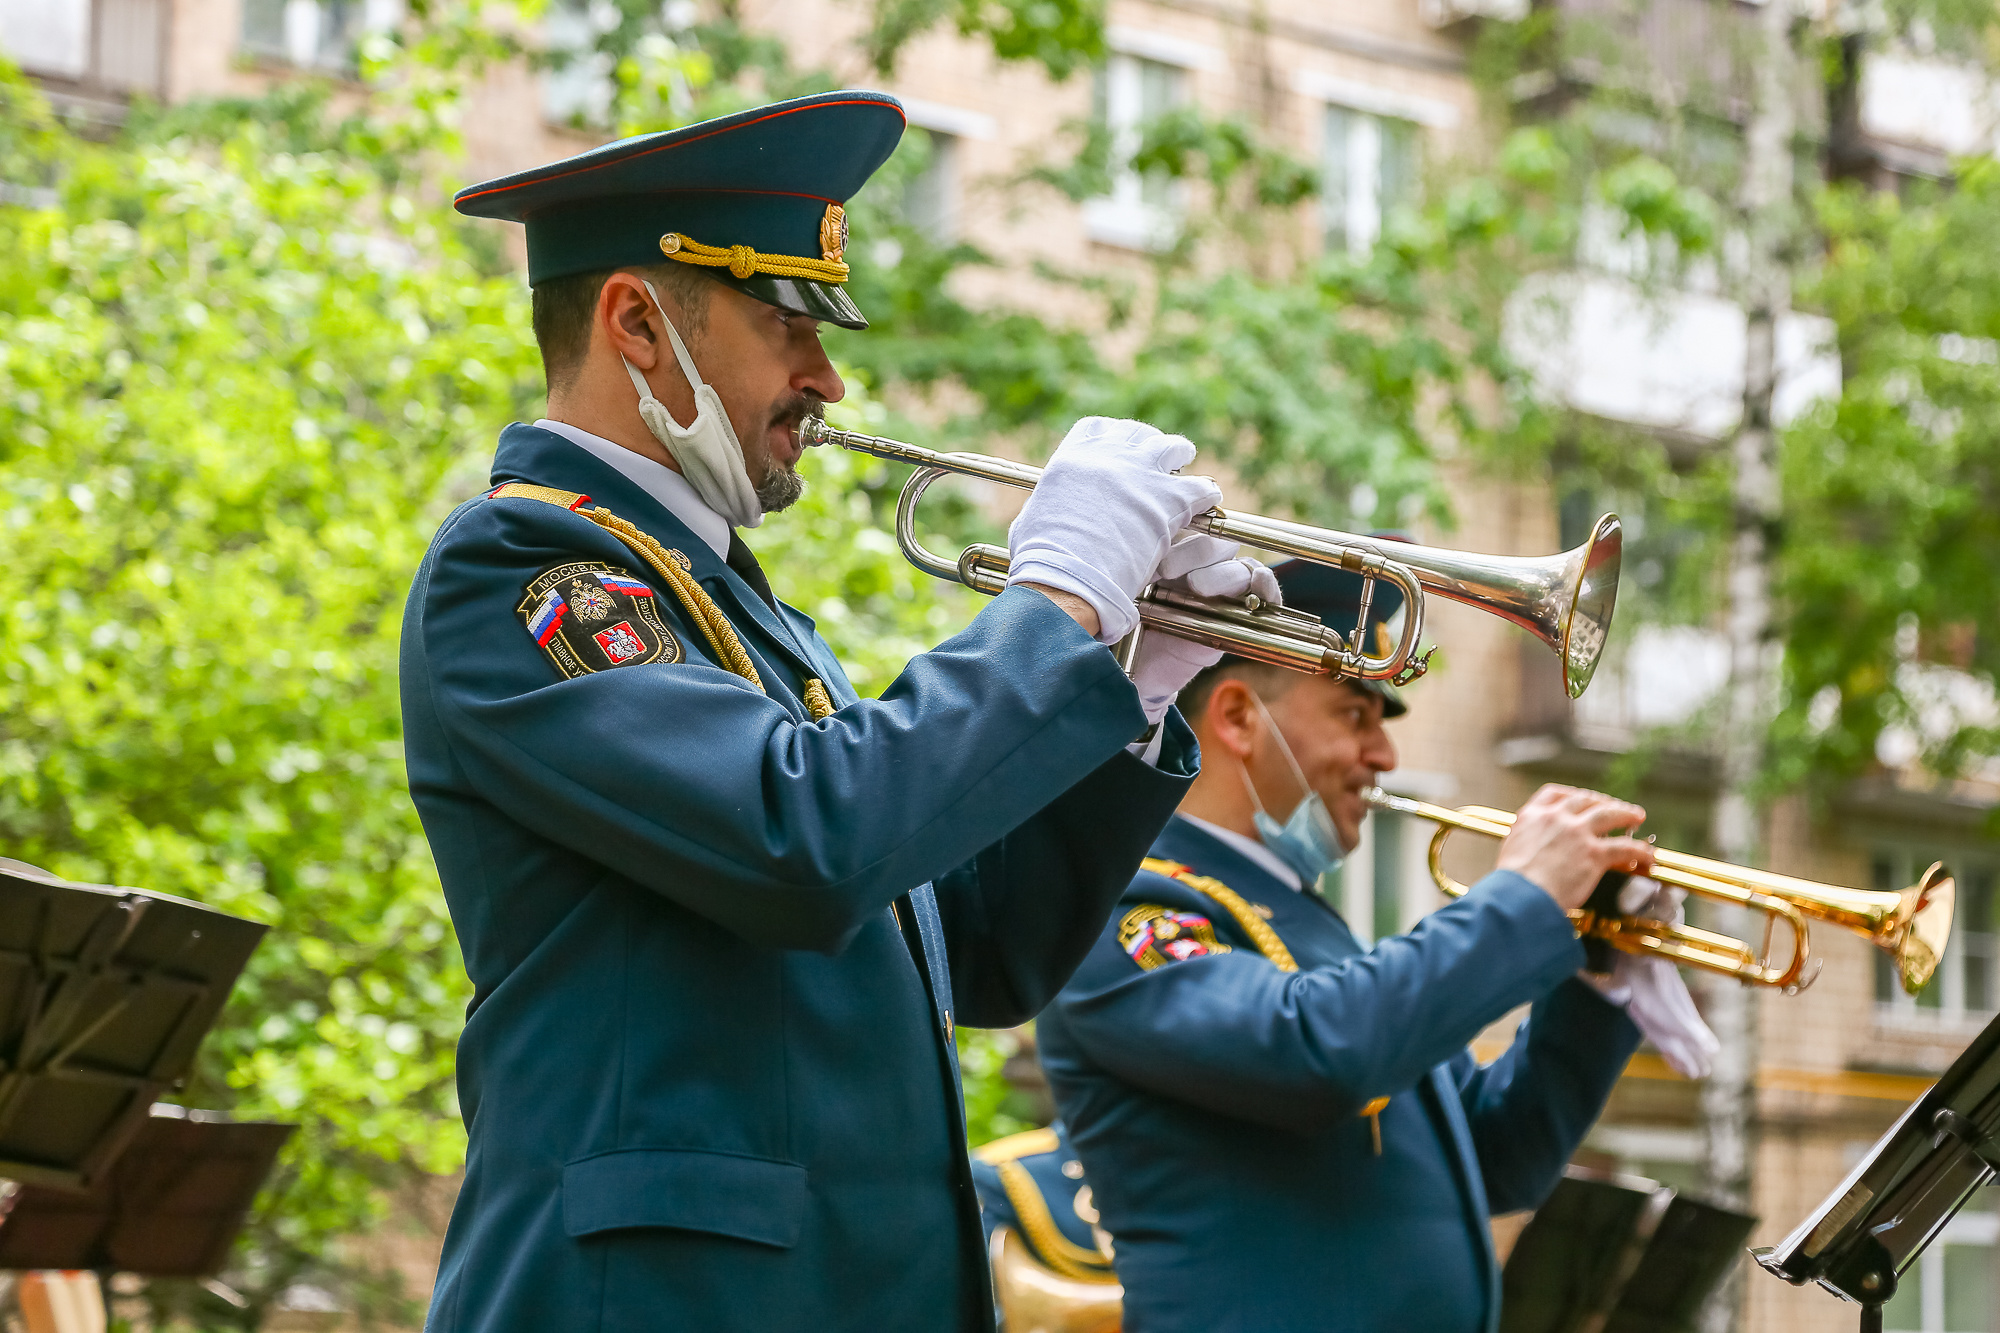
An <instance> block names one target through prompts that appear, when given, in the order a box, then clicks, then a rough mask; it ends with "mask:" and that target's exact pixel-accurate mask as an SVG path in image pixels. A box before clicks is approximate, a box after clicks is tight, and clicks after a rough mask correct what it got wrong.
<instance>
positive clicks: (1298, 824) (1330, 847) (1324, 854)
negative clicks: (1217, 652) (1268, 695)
mask: <svg viewBox="0 0 2000 1333" xmlns="http://www.w3.org/2000/svg"><path fill="white" fill-rule="evenodd" d="M1251 697H1252V698H1253V699H1255V698H1256V696H1255V695H1252V696H1251ZM1256 702H1257V711H1258V712H1259V713H1261V714H1262V715H1263V717H1264V725H1265V726H1266V727H1269V728H1270V730H1271V735H1272V737H1273V738H1274V739H1275V740H1276V741H1277V742H1278V752H1279V753H1280V754H1282V755H1284V756H1285V762H1286V763H1287V764H1289V765H1291V769H1292V776H1293V777H1295V778H1297V779H1298V782H1299V790H1300V791H1302V792H1304V793H1305V795H1304V796H1302V797H1300V798H1299V803H1298V804H1297V805H1296V806H1294V807H1293V808H1292V813H1291V814H1290V815H1288V816H1287V817H1286V819H1285V822H1284V823H1282V824H1280V823H1279V822H1278V821H1277V820H1276V819H1274V818H1272V817H1271V814H1270V812H1269V811H1267V810H1265V809H1264V799H1263V797H1261V796H1259V795H1258V794H1257V784H1256V783H1254V782H1252V781H1251V780H1250V767H1249V765H1247V764H1246V765H1243V767H1242V770H1241V771H1242V773H1243V786H1244V789H1245V790H1247V791H1248V792H1249V793H1250V803H1251V804H1252V805H1253V806H1255V807H1256V811H1255V813H1254V814H1252V815H1251V816H1250V819H1251V822H1252V823H1254V824H1255V825H1256V826H1257V836H1258V838H1259V839H1260V840H1261V841H1262V842H1263V844H1264V845H1265V846H1266V847H1268V848H1270V849H1271V850H1272V851H1273V852H1275V853H1277V856H1278V859H1279V860H1281V861H1283V862H1284V863H1285V864H1286V865H1288V866H1290V867H1291V868H1292V869H1294V870H1296V871H1298V872H1299V878H1300V879H1301V880H1303V881H1305V887H1306V889H1307V890H1308V891H1311V890H1313V889H1314V888H1315V887H1316V886H1317V885H1318V884H1319V881H1320V877H1321V876H1323V875H1328V874H1331V873H1332V872H1334V871H1335V870H1338V869H1340V863H1341V862H1342V861H1344V860H1346V859H1347V851H1346V849H1345V848H1343V847H1342V846H1341V845H1340V833H1339V831H1338V830H1337V829H1336V828H1335V827H1334V823H1333V815H1332V813H1331V812H1330V811H1329V810H1328V809H1327V808H1326V802H1325V801H1323V800H1321V799H1320V795H1319V793H1318V792H1316V791H1314V790H1313V789H1312V786H1311V784H1309V783H1308V782H1307V781H1306V775H1305V770H1303V769H1301V768H1300V767H1299V761H1298V759H1297V758H1296V757H1294V756H1293V754H1292V747H1291V746H1290V745H1289V744H1288V743H1287V742H1286V740H1285V733H1284V732H1282V731H1279V730H1278V724H1277V723H1276V722H1274V721H1272V719H1271V712H1270V710H1269V709H1267V708H1265V707H1264V701H1263V700H1262V699H1257V700H1256Z"/></svg>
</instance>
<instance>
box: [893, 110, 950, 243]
mask: <svg viewBox="0 0 2000 1333" xmlns="http://www.w3.org/2000/svg"><path fill="white" fill-rule="evenodd" d="M917 132H918V133H919V134H922V135H923V136H924V138H925V139H926V140H928V142H929V156H928V157H927V158H926V159H925V161H924V169H923V170H922V171H920V172H918V173H917V174H916V175H914V176H912V177H910V179H909V182H908V183H907V184H906V185H905V186H904V187H903V218H904V220H905V221H907V222H908V223H909V224H910V226H912V227H914V228H915V229H916V230H917V231H918V232H919V233H920V234H922V235H923V236H925V237H927V238H929V239H930V240H932V241H935V242H936V243H937V244H939V245H949V244H950V243H951V242H953V241H955V240H957V239H958V198H959V182H958V173H959V163H960V160H961V158H960V142H959V137H958V136H957V135H956V134H946V133H945V132H944V131H942V130H919V131H917Z"/></svg>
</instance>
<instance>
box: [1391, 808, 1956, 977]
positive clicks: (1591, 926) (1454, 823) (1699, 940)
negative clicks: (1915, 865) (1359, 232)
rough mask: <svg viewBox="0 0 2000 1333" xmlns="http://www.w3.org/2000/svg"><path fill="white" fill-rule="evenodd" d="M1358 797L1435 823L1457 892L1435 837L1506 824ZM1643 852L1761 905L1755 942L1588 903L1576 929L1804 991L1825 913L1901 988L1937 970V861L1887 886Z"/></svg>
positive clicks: (1940, 877) (1499, 817) (1460, 891)
mask: <svg viewBox="0 0 2000 1333" xmlns="http://www.w3.org/2000/svg"><path fill="white" fill-rule="evenodd" d="M1367 797H1368V803H1369V804H1370V805H1373V806H1374V807H1375V808H1377V809H1378V810H1393V811H1395V812H1396V813H1397V814H1403V815H1414V816H1415V817H1417V818H1418V819H1428V820H1430V821H1432V822H1433V823H1435V824H1437V825H1438V831H1437V833H1436V834H1435V835H1434V836H1433V837H1432V838H1431V848H1430V868H1431V879H1432V880H1434V881H1435V882H1436V883H1437V886H1438V888H1440V889H1442V890H1443V891H1444V892H1445V893H1446V894H1448V895H1450V896H1451V897H1453V898H1457V897H1461V896H1463V895H1464V893H1465V891H1466V890H1465V885H1463V884H1461V883H1459V882H1458V881H1457V880H1455V879H1453V878H1452V877H1451V876H1450V875H1448V874H1446V873H1445V869H1444V845H1445V841H1446V840H1447V839H1448V838H1450V837H1451V835H1452V834H1453V833H1454V832H1456V831H1459V830H1463V831H1465V832H1467V833H1481V834H1484V835H1486V836H1487V837H1489V838H1504V837H1506V836H1507V830H1508V829H1510V828H1512V827H1513V826H1514V816H1513V815H1511V814H1509V813H1507V812H1506V811H1505V810H1493V809H1489V808H1487V807H1485V806H1481V805H1467V806H1461V807H1459V808H1458V809H1455V810H1453V809H1447V808H1446V807H1444V806H1441V805H1432V804H1430V803H1429V802H1427V801H1413V800H1410V799H1408V798H1407V797H1403V796H1392V795H1390V794H1389V793H1388V792H1385V791H1383V790H1382V789H1381V788H1379V787H1376V788H1371V789H1370V790H1369V792H1368V793H1367ZM1653 860H1654V868H1653V871H1652V878H1653V879H1655V880H1658V881H1659V882H1660V883H1662V884H1670V885H1672V886H1673V887H1675V888H1677V889H1686V890H1687V891H1688V892H1689V893H1694V894H1699V895H1701V896H1702V897H1704V898H1712V899H1714V900H1716V901H1717V902H1725V903H1735V904H1737V905H1738V906H1741V907H1748V908H1750V909H1752V910H1753V911H1758V912H1762V913H1764V914H1765V918H1766V919H1765V924H1764V939H1763V944H1762V947H1761V948H1760V949H1753V948H1752V947H1751V946H1750V945H1748V944H1745V943H1744V942H1743V941H1741V940H1739V939H1736V938H1735V937H1733V936H1730V935H1721V934H1717V933H1716V932H1714V931H1712V930H1699V929H1696V928H1695V927H1693V926H1685V925H1675V924H1673V923H1671V922H1666V921H1655V920H1652V919H1650V918H1647V917H1640V916H1606V915H1600V914H1598V913H1595V912H1591V911H1589V910H1588V909H1578V910H1576V911H1572V912H1571V913H1570V914H1569V916H1570V920H1571V921H1573V922H1575V923H1576V931H1577V934H1579V935H1583V936H1587V937H1591V938H1595V939H1601V940H1604V941H1606V942H1607V943H1609V944H1610V945H1611V946H1612V947H1613V948H1614V949H1622V950H1624V951H1625V952H1626V953H1632V954H1648V953H1650V954H1658V955H1660V956H1661V957H1663V958H1671V959H1673V960H1674V961H1675V962H1677V963H1686V964H1687V965H1688V966H1690V967H1699V968H1703V969H1706V970H1707V971H1710V972H1720V973H1722V974H1723V975H1724V976H1731V977H1736V978H1738V979H1740V980H1742V981H1744V982H1748V983H1754V984H1756V985H1759V986H1776V987H1779V988H1780V989H1782V990H1784V991H1785V992H1786V993H1787V994H1796V993H1797V992H1799V991H1801V990H1804V989H1805V988H1806V987H1807V986H1810V985H1811V984H1812V983H1813V981H1814V979H1815V978H1816V977H1817V976H1818V975H1819V967H1818V965H1817V964H1816V963H1815V964H1814V966H1813V969H1812V971H1811V972H1810V973H1808V972H1807V971H1806V964H1807V962H1808V961H1810V959H1811V953H1812V937H1811V934H1810V932H1809V929H1808V925H1807V922H1808V921H1825V922H1828V923H1830V924H1832V925H1836V926H1841V927H1844V928H1845V929H1848V930H1851V931H1854V932H1855V933H1856V934H1858V935H1862V936H1865V937H1866V938H1867V939H1868V940H1869V941H1870V942H1872V943H1873V944H1874V945H1875V946H1876V947H1877V948H1879V949H1881V950H1883V951H1884V952H1885V953H1887V954H1888V955H1889V956H1890V957H1891V958H1894V959H1895V960H1896V971H1897V973H1898V975H1899V976H1900V977H1901V979H1902V983H1903V989H1904V990H1905V991H1908V992H1909V993H1910V994H1912V995H1915V994H1916V993H1917V992H1918V991H1920V990H1922V989H1923V988H1924V983H1925V982H1927V981H1929V980H1930V979H1931V974H1932V973H1933V972H1935V971H1937V965H1938V962H1939V960H1941V959H1942V958H1943V957H1944V949H1945V945H1946V944H1947V943H1948V942H1949V941H1950V940H1951V913H1952V902H1953V898H1954V895H1955V884H1954V882H1953V880H1952V877H1951V875H1950V873H1949V872H1947V871H1946V870H1945V868H1944V863H1943V862H1941V861H1940V862H1938V863H1936V864H1934V865H1932V866H1931V868H1930V869H1929V870H1927V871H1925V872H1924V874H1923V877H1922V878H1921V879H1919V880H1918V881H1917V882H1916V883H1915V884H1912V885H1910V886H1909V887H1908V888H1905V889H1901V890H1897V891H1894V892H1889V891H1875V890H1869V889H1849V888H1842V887H1841V886H1839V885H1837V884H1821V883H1818V882H1817V881H1814V880H1809V879H1794V878H1792V877H1791V876H1789V875H1774V874H1772V873H1771V872H1770V871H1768V870H1751V869H1749V868H1747V867H1745V866H1738V865H1731V864H1729V863H1728V862H1727V861H1711V860H1709V859H1708V858H1706V857H1701V856H1689V855H1688V854H1687V853H1685V852H1672V851H1667V850H1665V849H1664V848H1662V849H1660V850H1657V851H1655V852H1654V853H1653ZM1780 921H1782V922H1784V923H1785V925H1786V926H1787V927H1788V928H1789V929H1790V931H1791V936H1792V952H1791V957H1790V958H1789V959H1788V960H1787V961H1786V962H1785V963H1784V965H1783V966H1780V965H1779V964H1778V963H1776V962H1774V961H1773V960H1772V957H1771V946H1772V939H1771V936H1772V933H1773V932H1774V931H1775V930H1776V928H1777V924H1778V923H1779V922H1780Z"/></svg>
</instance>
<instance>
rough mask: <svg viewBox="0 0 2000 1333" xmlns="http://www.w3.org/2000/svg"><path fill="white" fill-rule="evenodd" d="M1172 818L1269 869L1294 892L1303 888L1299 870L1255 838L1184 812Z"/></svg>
mask: <svg viewBox="0 0 2000 1333" xmlns="http://www.w3.org/2000/svg"><path fill="white" fill-rule="evenodd" d="M1174 818H1176V819H1185V820H1186V821H1187V822H1188V823H1190V824H1192V825H1194V826H1195V827H1196V828H1198V829H1200V830H1201V831H1202V832H1203V833H1206V834H1208V835H1209V836H1210V837H1212V838H1214V839H1215V840H1216V841H1217V842H1220V843H1221V844H1222V845H1223V846H1225V847H1228V848H1230V849H1231V850H1233V851H1237V852H1240V853H1242V854H1243V855H1244V856H1247V857H1249V858H1250V859H1251V860H1252V861H1254V862H1256V863H1257V864H1258V865H1260V866H1262V867H1263V868H1264V869H1266V870H1268V871H1270V872H1271V874H1272V875H1273V876H1274V877H1275V878H1276V879H1277V881H1278V882H1279V883H1280V884H1283V885H1284V886H1285V887H1286V888H1288V889H1291V890H1292V891H1293V892H1294V893H1297V892H1301V891H1303V890H1304V888H1305V886H1306V883H1305V881H1304V880H1302V879H1300V878H1299V872H1298V871H1296V870H1294V869H1292V868H1291V867H1290V866H1288V865H1286V864H1285V863H1284V861H1283V859H1282V858H1280V857H1279V855H1278V854H1277V853H1276V852H1274V851H1272V850H1271V849H1270V848H1269V847H1266V846H1265V845H1264V844H1263V843H1261V842H1259V841H1257V840H1256V839H1255V838H1246V837H1244V836H1243V835H1242V834H1241V833H1238V832H1236V831H1235V830H1234V829H1226V828H1223V827H1222V826H1221V825H1220V824H1211V823H1209V822H1208V821H1207V820H1206V819H1196V818H1195V817H1194V816H1193V815H1190V814H1187V813H1185V812H1181V813H1177V814H1176V815H1175V816H1174Z"/></svg>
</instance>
